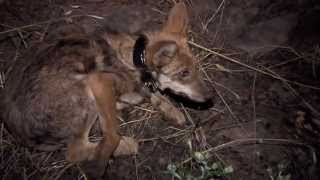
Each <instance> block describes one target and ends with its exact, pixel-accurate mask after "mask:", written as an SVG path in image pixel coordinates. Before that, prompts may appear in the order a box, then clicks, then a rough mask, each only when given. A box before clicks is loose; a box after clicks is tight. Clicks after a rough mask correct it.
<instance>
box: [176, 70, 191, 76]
mask: <svg viewBox="0 0 320 180" xmlns="http://www.w3.org/2000/svg"><path fill="white" fill-rule="evenodd" d="M190 74H191V72H190V71H189V70H183V71H180V72H179V74H178V75H179V77H180V78H186V77H188V76H190Z"/></svg>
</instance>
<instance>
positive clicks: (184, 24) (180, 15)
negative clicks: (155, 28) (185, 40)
mask: <svg viewBox="0 0 320 180" xmlns="http://www.w3.org/2000/svg"><path fill="white" fill-rule="evenodd" d="M188 22H189V19H188V13H187V7H186V6H185V4H184V3H183V2H180V3H177V4H175V6H174V7H173V8H172V9H171V11H170V13H169V17H168V20H167V22H166V24H165V25H164V27H163V31H164V32H168V33H174V34H177V35H180V36H183V37H186V36H187V30H188Z"/></svg>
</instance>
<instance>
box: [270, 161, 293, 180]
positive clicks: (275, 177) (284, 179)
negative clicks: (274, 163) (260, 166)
mask: <svg viewBox="0 0 320 180" xmlns="http://www.w3.org/2000/svg"><path fill="white" fill-rule="evenodd" d="M277 170H278V173H274V172H273V170H272V168H268V169H267V171H268V174H269V177H270V179H271V180H291V175H290V174H286V175H284V174H283V171H284V170H285V165H283V164H279V165H278V169H277Z"/></svg>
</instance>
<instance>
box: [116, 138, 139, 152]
mask: <svg viewBox="0 0 320 180" xmlns="http://www.w3.org/2000/svg"><path fill="white" fill-rule="evenodd" d="M138 147H139V145H138V141H137V140H135V139H133V138H131V137H126V136H122V137H121V140H120V143H119V145H118V147H117V149H116V150H115V151H114V152H113V155H114V156H122V155H131V154H137V153H138Z"/></svg>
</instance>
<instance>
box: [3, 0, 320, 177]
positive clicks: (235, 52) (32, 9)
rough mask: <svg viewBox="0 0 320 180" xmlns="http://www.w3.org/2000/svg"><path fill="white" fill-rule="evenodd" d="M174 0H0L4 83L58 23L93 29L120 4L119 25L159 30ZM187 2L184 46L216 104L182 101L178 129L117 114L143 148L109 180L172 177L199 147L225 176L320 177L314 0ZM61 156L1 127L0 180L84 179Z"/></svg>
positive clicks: (135, 114) (319, 56) (145, 116)
mask: <svg viewBox="0 0 320 180" xmlns="http://www.w3.org/2000/svg"><path fill="white" fill-rule="evenodd" d="M173 3H174V0H159V1H147V0H137V1H130V0H108V1H107V0H105V1H104V0H67V1H62V0H43V1H27V0H15V1H12V0H0V72H1V79H2V80H5V76H6V75H7V74H8V72H10V67H11V66H12V64H13V63H14V62H15V61H16V59H17V58H23V52H24V51H26V50H27V48H28V47H29V46H30V44H31V43H32V42H33V41H39V40H41V39H42V38H45V36H46V34H47V32H50V31H51V30H52V29H54V28H55V27H56V26H58V25H59V23H60V22H62V21H67V22H77V23H80V24H81V25H83V26H84V27H85V28H86V30H87V31H88V32H89V33H90V32H92V31H93V30H94V29H95V28H96V27H99V25H101V24H102V23H103V22H104V21H108V16H109V15H110V14H111V12H114V11H120V10H121V11H123V12H124V13H123V14H122V16H123V17H122V16H121V17H120V19H121V18H124V19H126V17H127V20H124V21H122V20H121V21H119V23H128V25H127V26H128V27H129V26H131V25H133V23H134V22H136V21H141V22H142V21H143V23H145V26H146V27H148V28H151V29H156V28H159V27H161V24H162V23H163V21H164V19H165V18H166V15H167V13H168V11H169V9H170V7H172V6H173ZM185 3H186V4H187V6H188V8H189V15H190V17H191V22H190V23H191V25H190V28H191V29H190V33H189V37H190V46H191V47H192V49H193V51H194V55H195V56H196V57H197V59H199V65H200V66H199V71H200V72H201V73H202V74H203V77H204V78H205V79H206V80H207V82H208V84H210V85H211V86H212V88H214V89H215V90H216V92H217V97H216V98H215V105H214V107H213V108H210V109H208V110H202V111H198V110H193V109H188V108H184V107H182V106H181V105H180V106H181V111H184V112H185V114H186V116H187V117H188V123H187V125H186V126H184V127H174V126H172V125H171V124H170V123H168V122H166V121H163V120H162V119H163V118H162V117H161V115H160V114H159V113H158V112H156V110H155V109H153V108H152V107H151V105H150V104H149V103H145V104H142V105H141V106H139V107H134V108H131V109H129V110H127V111H126V112H123V113H122V114H121V119H122V125H121V133H122V134H125V135H130V136H134V137H136V138H138V139H140V140H141V144H140V149H139V154H138V155H137V156H130V157H121V158H116V159H113V160H111V161H110V162H109V166H108V167H107V174H106V176H105V179H112V180H118V179H119V180H120V179H128V180H131V179H141V180H149V179H157V180H158V179H159V180H160V179H171V176H170V175H168V174H166V173H165V171H166V168H167V165H168V164H170V163H176V164H180V165H181V164H183V166H184V167H186V168H190V169H195V168H196V166H195V165H194V162H193V161H186V160H188V159H189V158H190V156H191V155H190V152H196V151H200V152H202V151H208V152H209V154H210V159H209V161H210V162H218V161H219V162H221V163H222V164H224V165H225V166H229V165H231V166H232V167H233V169H234V172H233V173H232V174H231V175H230V176H227V177H226V179H235V180H241V179H243V180H244V179H259V180H264V179H271V177H270V169H271V170H272V174H273V176H274V177H276V174H277V173H278V172H279V171H281V172H282V173H283V174H290V175H291V179H292V180H304V179H308V180H309V179H311V180H318V179H320V173H319V172H320V164H319V162H318V160H317V158H318V159H319V155H320V153H319V152H320V151H319V150H320V145H319V144H320V138H319V137H320V106H319V104H320V79H319V75H320V68H319V65H320V64H319V63H320V45H319V42H320V41H319V40H320V34H319V33H320V3H319V1H317V0H279V1H273V0H260V1H255V0H186V1H185ZM142 11H143V12H145V13H146V15H143V17H141V18H136V19H132V16H130V12H142ZM127 14H128V15H127ZM100 17H104V18H105V19H104V20H102V19H101V18H100ZM130 18H131V19H130ZM124 27H126V26H124ZM146 29H147V28H146ZM1 79H0V80H1ZM1 82H2V81H0V86H1V85H5V83H1ZM0 92H1V91H0ZM0 122H1V120H0ZM190 145H191V146H190ZM63 152H64V150H63V149H62V150H61V151H57V152H51V153H48V152H37V151H33V150H31V149H26V148H24V147H21V146H20V145H19V144H17V143H16V142H15V141H14V139H13V137H12V136H11V135H10V133H9V132H8V131H7V130H6V129H5V126H4V124H3V123H1V124H0V177H1V179H3V180H11V179H32V180H37V179H50V180H53V179H85V177H84V175H83V172H82V171H81V169H80V168H78V166H77V165H72V164H69V163H67V162H66V161H65V159H64V155H63ZM194 171H195V172H196V170H194Z"/></svg>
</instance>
